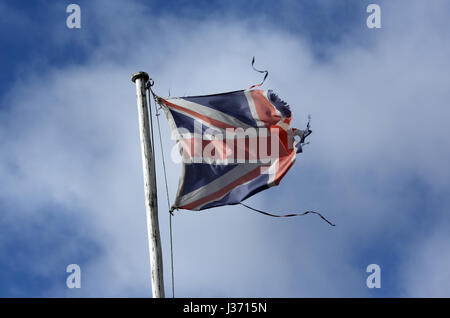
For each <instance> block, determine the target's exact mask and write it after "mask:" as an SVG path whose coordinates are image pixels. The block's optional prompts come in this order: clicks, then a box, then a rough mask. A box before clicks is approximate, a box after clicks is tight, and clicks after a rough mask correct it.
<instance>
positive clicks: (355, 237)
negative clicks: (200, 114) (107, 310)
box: [0, 0, 450, 297]
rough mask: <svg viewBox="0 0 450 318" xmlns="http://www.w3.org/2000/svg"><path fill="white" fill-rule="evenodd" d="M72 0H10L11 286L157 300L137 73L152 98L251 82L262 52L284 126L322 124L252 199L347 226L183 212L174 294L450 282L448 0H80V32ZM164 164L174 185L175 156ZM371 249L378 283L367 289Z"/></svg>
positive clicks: (6, 138)
mask: <svg viewBox="0 0 450 318" xmlns="http://www.w3.org/2000/svg"><path fill="white" fill-rule="evenodd" d="M70 3H71V2H70V1H45V0H42V1H38V0H35V1H27V2H26V4H24V3H23V2H17V1H5V0H2V1H0V16H1V19H0V43H1V48H2V49H1V50H0V61H1V62H0V65H1V70H2V71H1V72H0V146H1V147H0V149H1V150H0V297H151V282H150V272H149V266H150V264H149V255H148V246H147V237H146V235H147V232H146V219H145V206H144V185H143V176H142V163H141V153H140V151H141V150H140V143H139V130H138V117H137V115H138V114H137V109H136V96H135V90H136V88H135V85H134V84H133V83H132V82H131V81H130V78H131V74H132V73H134V72H136V71H140V70H142V71H146V72H148V73H149V75H150V77H151V78H152V79H153V80H154V82H155V85H154V90H155V92H156V93H158V94H159V95H161V96H167V95H169V92H170V95H171V96H189V95H202V94H214V93H220V92H226V91H234V90H239V89H245V88H248V87H249V86H250V85H252V84H255V83H258V82H259V81H260V80H261V74H259V73H256V72H254V71H253V70H252V69H251V65H250V62H251V58H252V57H253V56H255V57H256V65H255V66H256V67H258V68H260V69H268V70H269V76H268V78H267V80H266V82H265V83H264V85H263V88H264V89H273V90H274V91H275V92H277V93H278V95H279V96H280V97H281V98H282V99H283V100H285V101H286V102H288V103H289V104H290V106H291V110H292V112H293V122H292V126H294V127H297V128H303V127H304V126H305V124H306V121H307V115H308V114H311V116H312V121H311V125H312V130H313V133H312V135H311V136H310V137H309V140H310V142H311V143H310V144H309V145H307V146H305V149H304V152H303V153H302V154H299V155H297V161H296V163H295V165H294V166H293V167H292V168H291V170H290V171H289V173H288V174H287V175H286V176H285V177H284V179H283V181H282V182H281V184H280V185H279V186H278V187H273V188H271V189H268V190H266V191H263V192H261V193H259V194H257V195H255V196H253V197H251V198H249V199H248V200H246V203H248V204H250V205H252V206H254V207H256V208H260V209H264V210H268V211H271V212H272V213H286V212H302V211H305V210H316V211H320V212H321V213H322V214H324V215H326V217H327V218H328V219H330V220H331V221H332V222H333V223H335V224H336V225H337V226H336V227H330V226H328V225H327V224H326V223H324V222H322V221H321V220H320V219H319V218H317V217H315V216H313V215H308V216H303V217H297V218H280V219H278V218H270V217H267V216H263V215H260V214H256V213H253V212H252V211H249V210H246V209H245V208H243V207H240V206H226V207H220V208H215V209H209V210H205V211H201V212H190V211H183V210H180V211H177V212H176V213H175V216H174V217H173V219H172V220H173V239H174V245H173V247H174V275H175V295H176V296H178V297H450V271H449V268H450V244H449V240H450V215H449V212H450V198H449V196H448V193H450V182H449V180H450V169H448V162H450V147H449V146H450V142H449V137H448V136H449V135H450V126H449V125H448V118H450V109H449V107H448V101H449V100H450V90H449V88H448V83H450V72H449V70H450V62H449V61H448V56H449V54H450V41H449V40H448V39H450V30H449V28H448V27H447V23H448V20H449V18H450V3H448V1H443V0H435V1H429V2H426V3H425V2H423V1H418V0H417V1H416V0H411V1H405V0H404V1H401V0H397V1H375V0H372V1H361V0H354V1H353V0H347V1H339V2H338V1H332V0H317V1H314V2H312V1H280V2H275V1H226V2H225V1H181V0H180V1H161V2H158V1H138V0H131V1H119V0H117V1H106V0H96V1H77V2H73V3H77V4H79V5H80V8H81V28H80V29H69V28H67V27H66V18H67V16H68V13H66V7H67V6H68V5H69V4H70ZM370 3H377V4H379V6H380V8H381V24H382V27H381V28H380V29H369V28H367V25H366V19H367V17H368V15H369V13H367V12H366V8H367V6H368V5H369V4H370ZM161 123H162V127H161V128H162V139H163V145H164V153H165V157H166V158H170V152H171V149H172V146H173V145H174V141H173V140H171V138H170V131H169V127H168V124H167V122H166V121H165V118H162V122H161ZM159 147H160V144H159V143H156V144H155V148H156V149H157V151H156V155H157V156H156V167H157V168H156V169H157V182H158V187H159V188H158V194H159V198H158V201H159V218H160V229H161V239H162V248H163V255H164V260H163V262H164V278H165V288H166V294H167V296H171V292H170V289H171V288H170V285H171V279H170V277H171V272H170V266H169V264H170V248H169V247H170V246H169V225H168V222H169V213H168V211H167V209H166V206H167V205H166V195H165V191H164V178H163V174H162V161H161V151H160V148H159ZM167 166H168V180H169V184H168V186H169V197H170V198H169V199H170V200H171V201H173V199H174V197H175V194H176V189H177V185H178V178H179V175H180V171H181V166H180V165H179V164H175V163H174V162H172V161H170V160H169V162H167ZM69 264H78V265H79V266H80V268H81V288H79V289H69V288H67V286H66V278H67V276H68V274H67V273H66V266H67V265H69ZM369 264H378V265H379V266H380V268H381V288H375V289H369V288H368V287H367V286H366V279H367V277H368V275H369V273H366V268H367V266H368V265H369Z"/></svg>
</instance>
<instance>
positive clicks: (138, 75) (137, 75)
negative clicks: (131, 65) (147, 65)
mask: <svg viewBox="0 0 450 318" xmlns="http://www.w3.org/2000/svg"><path fill="white" fill-rule="evenodd" d="M138 78H143V79H144V82H145V83H147V81H148V80H149V78H150V77H149V76H148V74H147V73H145V72H136V73H134V74H133V75H132V76H131V81H132V82H133V83H135V82H136V80H137V79H138Z"/></svg>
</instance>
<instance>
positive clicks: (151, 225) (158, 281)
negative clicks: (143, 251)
mask: <svg viewBox="0 0 450 318" xmlns="http://www.w3.org/2000/svg"><path fill="white" fill-rule="evenodd" d="M131 80H132V81H133V82H134V83H136V98H137V106H138V113H139V132H140V136H141V150H142V167H143V170H144V184H145V210H146V215H147V233H148V246H149V249H150V265H151V279H152V293H153V298H164V297H165V295H164V281H163V262H162V252H161V237H160V234H159V222H158V201H157V192H156V174H155V157H154V153H153V148H152V140H151V139H150V133H151V132H150V125H149V117H148V106H147V98H146V96H147V94H146V88H145V85H146V83H147V82H148V80H149V76H148V74H147V73H145V72H137V73H134V74H133V76H132V77H131Z"/></svg>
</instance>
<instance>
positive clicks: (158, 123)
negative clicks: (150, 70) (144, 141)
mask: <svg viewBox="0 0 450 318" xmlns="http://www.w3.org/2000/svg"><path fill="white" fill-rule="evenodd" d="M147 86H148V90H149V92H150V94H152V96H153V99H154V102H153V104H154V105H155V115H156V123H157V125H158V135H159V144H160V146H161V157H162V163H163V171H164V183H165V186H166V199H167V208H168V210H169V214H170V215H169V235H170V267H171V272H172V298H175V280H174V270H173V235H172V233H173V232H172V217H173V212H172V211H171V210H170V199H169V186H168V183H167V172H166V159H165V157H164V147H163V142H162V137H161V125H160V121H159V115H160V114H161V113H160V112H159V109H158V107H157V106H156V105H157V103H158V102H157V96H156V95H155V93H153V91H152V86H153V80H149V82H148V85H147ZM149 103H150V104H151V101H150V95H149ZM149 108H150V109H151V105H150V107H149ZM150 114H151V111H150ZM152 127H153V126H152ZM152 136H153V128H152ZM152 145H154V143H153V144H152Z"/></svg>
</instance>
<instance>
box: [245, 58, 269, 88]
mask: <svg viewBox="0 0 450 318" xmlns="http://www.w3.org/2000/svg"><path fill="white" fill-rule="evenodd" d="M252 67H253V69H254V70H255V71H256V72H259V73H265V75H264V79H263V80H262V82H261V83H259V84H255V85H252V86H250V87H249V89H252V88H255V87H260V86H261V85H262V84H264V81H265V80H266V78H267V76H268V75H269V71H267V70H266V71H260V70H257V69H256V68H255V57H253V59H252Z"/></svg>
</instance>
